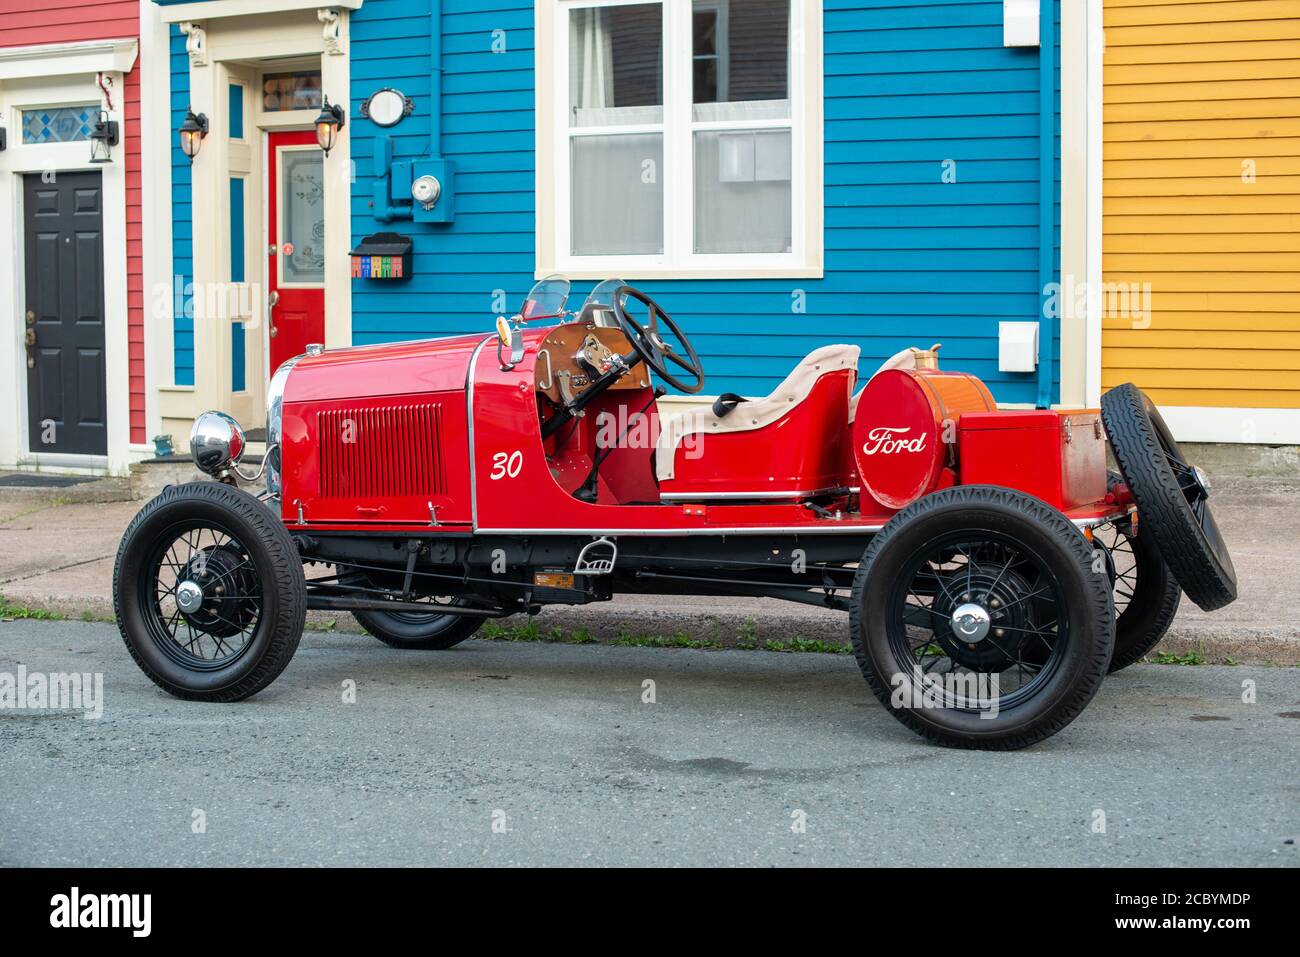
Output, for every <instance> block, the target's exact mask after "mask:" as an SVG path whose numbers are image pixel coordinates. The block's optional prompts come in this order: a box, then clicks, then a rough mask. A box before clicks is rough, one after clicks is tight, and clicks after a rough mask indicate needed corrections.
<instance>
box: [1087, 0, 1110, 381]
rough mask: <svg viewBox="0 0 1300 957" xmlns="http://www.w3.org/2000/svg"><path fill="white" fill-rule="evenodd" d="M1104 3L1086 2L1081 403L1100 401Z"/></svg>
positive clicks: (1102, 1) (1094, 0) (1099, 1)
mask: <svg viewBox="0 0 1300 957" xmlns="http://www.w3.org/2000/svg"><path fill="white" fill-rule="evenodd" d="M1103 3H1104V0H1087V23H1086V25H1085V30H1086V33H1087V48H1088V57H1087V74H1088V80H1087V83H1088V86H1087V104H1088V105H1087V110H1088V121H1087V122H1088V129H1087V142H1088V163H1087V187H1086V191H1087V197H1088V200H1087V244H1088V253H1087V261H1088V266H1087V269H1088V271H1087V281H1088V314H1087V322H1086V325H1085V345H1084V356H1085V360H1086V363H1087V364H1086V366H1085V368H1084V377H1083V378H1084V404H1085V405H1089V406H1096V405H1097V404H1098V403H1099V402H1101V312H1102V299H1103V296H1102V291H1101V280H1102V271H1101V255H1102V242H1101V239H1102V215H1101V214H1102V186H1103V168H1102V161H1103V158H1104V152H1103V151H1104V149H1105V146H1104V141H1103V139H1102V136H1103V130H1102V109H1103V99H1102V96H1103V91H1104V86H1103V64H1104V58H1105V54H1106V34H1105V32H1104V31H1103V29H1102V22H1103V21H1102V14H1103Z"/></svg>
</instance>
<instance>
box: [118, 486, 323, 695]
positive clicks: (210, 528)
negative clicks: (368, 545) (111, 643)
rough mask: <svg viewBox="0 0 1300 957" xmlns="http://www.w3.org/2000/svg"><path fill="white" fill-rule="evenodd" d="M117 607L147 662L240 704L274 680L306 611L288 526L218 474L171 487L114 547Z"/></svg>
mask: <svg viewBox="0 0 1300 957" xmlns="http://www.w3.org/2000/svg"><path fill="white" fill-rule="evenodd" d="M113 605H114V609H115V611H116V613H117V623H118V628H119V629H120V631H121V632H122V639H123V640H124V641H125V642H126V647H127V650H128V651H129V652H130V653H131V657H132V658H134V659H135V661H136V664H138V665H139V666H140V668H141V670H143V671H144V673H145V674H146V675H148V676H149V678H150V679H151V680H152V681H153V682H154V683H155V684H157V685H158V686H159V687H161V688H163V689H164V690H166V691H168V692H169V693H171V694H173V695H175V696H176V697H178V698H186V699H189V700H194V701H239V700H242V699H244V698H247V697H250V696H251V695H254V694H256V693H257V692H259V691H261V690H262V689H263V688H265V687H266V686H267V685H269V684H270V683H271V682H272V681H274V680H275V678H276V676H277V675H279V674H280V672H281V671H283V670H284V668H285V666H286V665H287V664H288V663H289V659H291V658H292V657H293V653H294V651H295V650H296V649H297V647H298V642H299V640H300V639H301V637H302V629H303V623H304V621H305V620H306V613H307V612H306V609H307V598H306V586H305V584H304V582H303V575H302V562H301V560H300V559H299V557H298V550H297V548H296V547H295V546H294V543H293V540H292V539H291V538H290V537H289V533H288V532H287V531H286V530H285V528H284V526H283V525H282V524H281V523H280V520H279V519H278V518H277V517H276V516H275V515H273V514H272V513H271V511H270V510H269V509H267V508H266V506H264V505H263V504H262V503H261V502H259V501H258V500H257V499H255V498H253V497H252V496H251V495H249V494H248V493H247V492H243V491H240V490H239V489H236V488H233V487H231V486H229V485H225V484H222V483H220V482H195V483H191V484H188V485H179V486H172V487H169V488H166V489H164V490H163V491H162V493H161V494H160V495H158V497H157V498H155V499H153V500H152V501H151V502H149V503H148V504H147V505H145V507H144V508H142V509H141V510H140V512H139V514H137V515H136V517H135V518H134V519H133V520H132V521H131V524H130V525H129V526H128V527H127V530H126V533H125V535H123V537H122V543H121V545H120V546H119V547H118V551H117V563H116V565H115V567H114V569H113Z"/></svg>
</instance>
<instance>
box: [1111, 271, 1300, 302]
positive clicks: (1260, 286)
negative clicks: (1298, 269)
mask: <svg viewBox="0 0 1300 957" xmlns="http://www.w3.org/2000/svg"><path fill="white" fill-rule="evenodd" d="M1105 276H1106V280H1107V282H1126V283H1134V282H1136V283H1144V282H1149V283H1151V284H1152V286H1153V295H1155V296H1160V295H1161V294H1163V293H1167V292H1172V293H1179V292H1210V293H1214V292H1246V293H1260V292H1291V293H1294V292H1300V275H1297V274H1294V273H1284V272H1270V273H1262V274H1243V273H1239V272H1108V273H1106V274H1105Z"/></svg>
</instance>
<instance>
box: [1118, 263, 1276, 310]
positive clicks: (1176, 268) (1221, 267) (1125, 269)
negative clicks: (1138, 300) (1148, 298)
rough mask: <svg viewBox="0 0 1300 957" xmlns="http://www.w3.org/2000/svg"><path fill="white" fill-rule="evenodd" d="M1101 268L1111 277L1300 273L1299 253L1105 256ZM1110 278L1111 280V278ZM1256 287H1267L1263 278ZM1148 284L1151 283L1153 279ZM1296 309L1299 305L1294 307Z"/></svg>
mask: <svg viewBox="0 0 1300 957" xmlns="http://www.w3.org/2000/svg"><path fill="white" fill-rule="evenodd" d="M1101 268H1102V269H1103V270H1105V271H1106V273H1107V274H1108V275H1110V274H1112V273H1116V274H1118V273H1134V274H1141V273H1158V274H1163V273H1170V272H1195V273H1204V272H1209V271H1211V270H1218V271H1220V272H1223V271H1225V270H1232V271H1233V272H1291V273H1300V252H1295V253H1277V252H1268V253H1259V252H1253V253H1164V254H1161V255H1152V254H1151V253H1150V252H1146V253H1120V252H1109V251H1107V252H1105V253H1103V255H1102V257H1101ZM1112 278H1113V277H1112ZM1252 278H1253V279H1255V281H1256V282H1257V283H1259V284H1260V285H1265V284H1267V283H1268V281H1269V280H1268V279H1267V278H1266V277H1263V276H1257V277H1252ZM1152 281H1155V280H1154V279H1153V280H1152ZM1298 307H1300V304H1298Z"/></svg>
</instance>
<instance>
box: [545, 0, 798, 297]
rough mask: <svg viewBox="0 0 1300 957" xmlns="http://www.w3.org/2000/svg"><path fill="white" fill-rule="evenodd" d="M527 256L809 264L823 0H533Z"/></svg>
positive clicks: (689, 265)
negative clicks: (531, 201)
mask: <svg viewBox="0 0 1300 957" xmlns="http://www.w3.org/2000/svg"><path fill="white" fill-rule="evenodd" d="M537 76H538V95H537V122H538V131H537V132H538V136H537V170H538V175H537V199H538V228H537V232H538V235H537V240H538V262H537V272H538V274H539V275H544V274H546V273H549V272H552V271H560V272H564V273H566V274H568V275H570V276H574V277H587V276H591V277H596V276H604V275H613V274H615V273H618V274H625V275H628V276H635V277H638V278H653V277H676V276H681V277H707V276H817V275H820V274H821V264H822V238H821V227H822V211H821V203H822V195H821V194H822V189H821V184H822V169H821V163H822V142H821V137H822V128H821V127H822V124H821V94H822V90H821V4H820V2H819V0H544V2H542V3H539V5H538V40H537Z"/></svg>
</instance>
